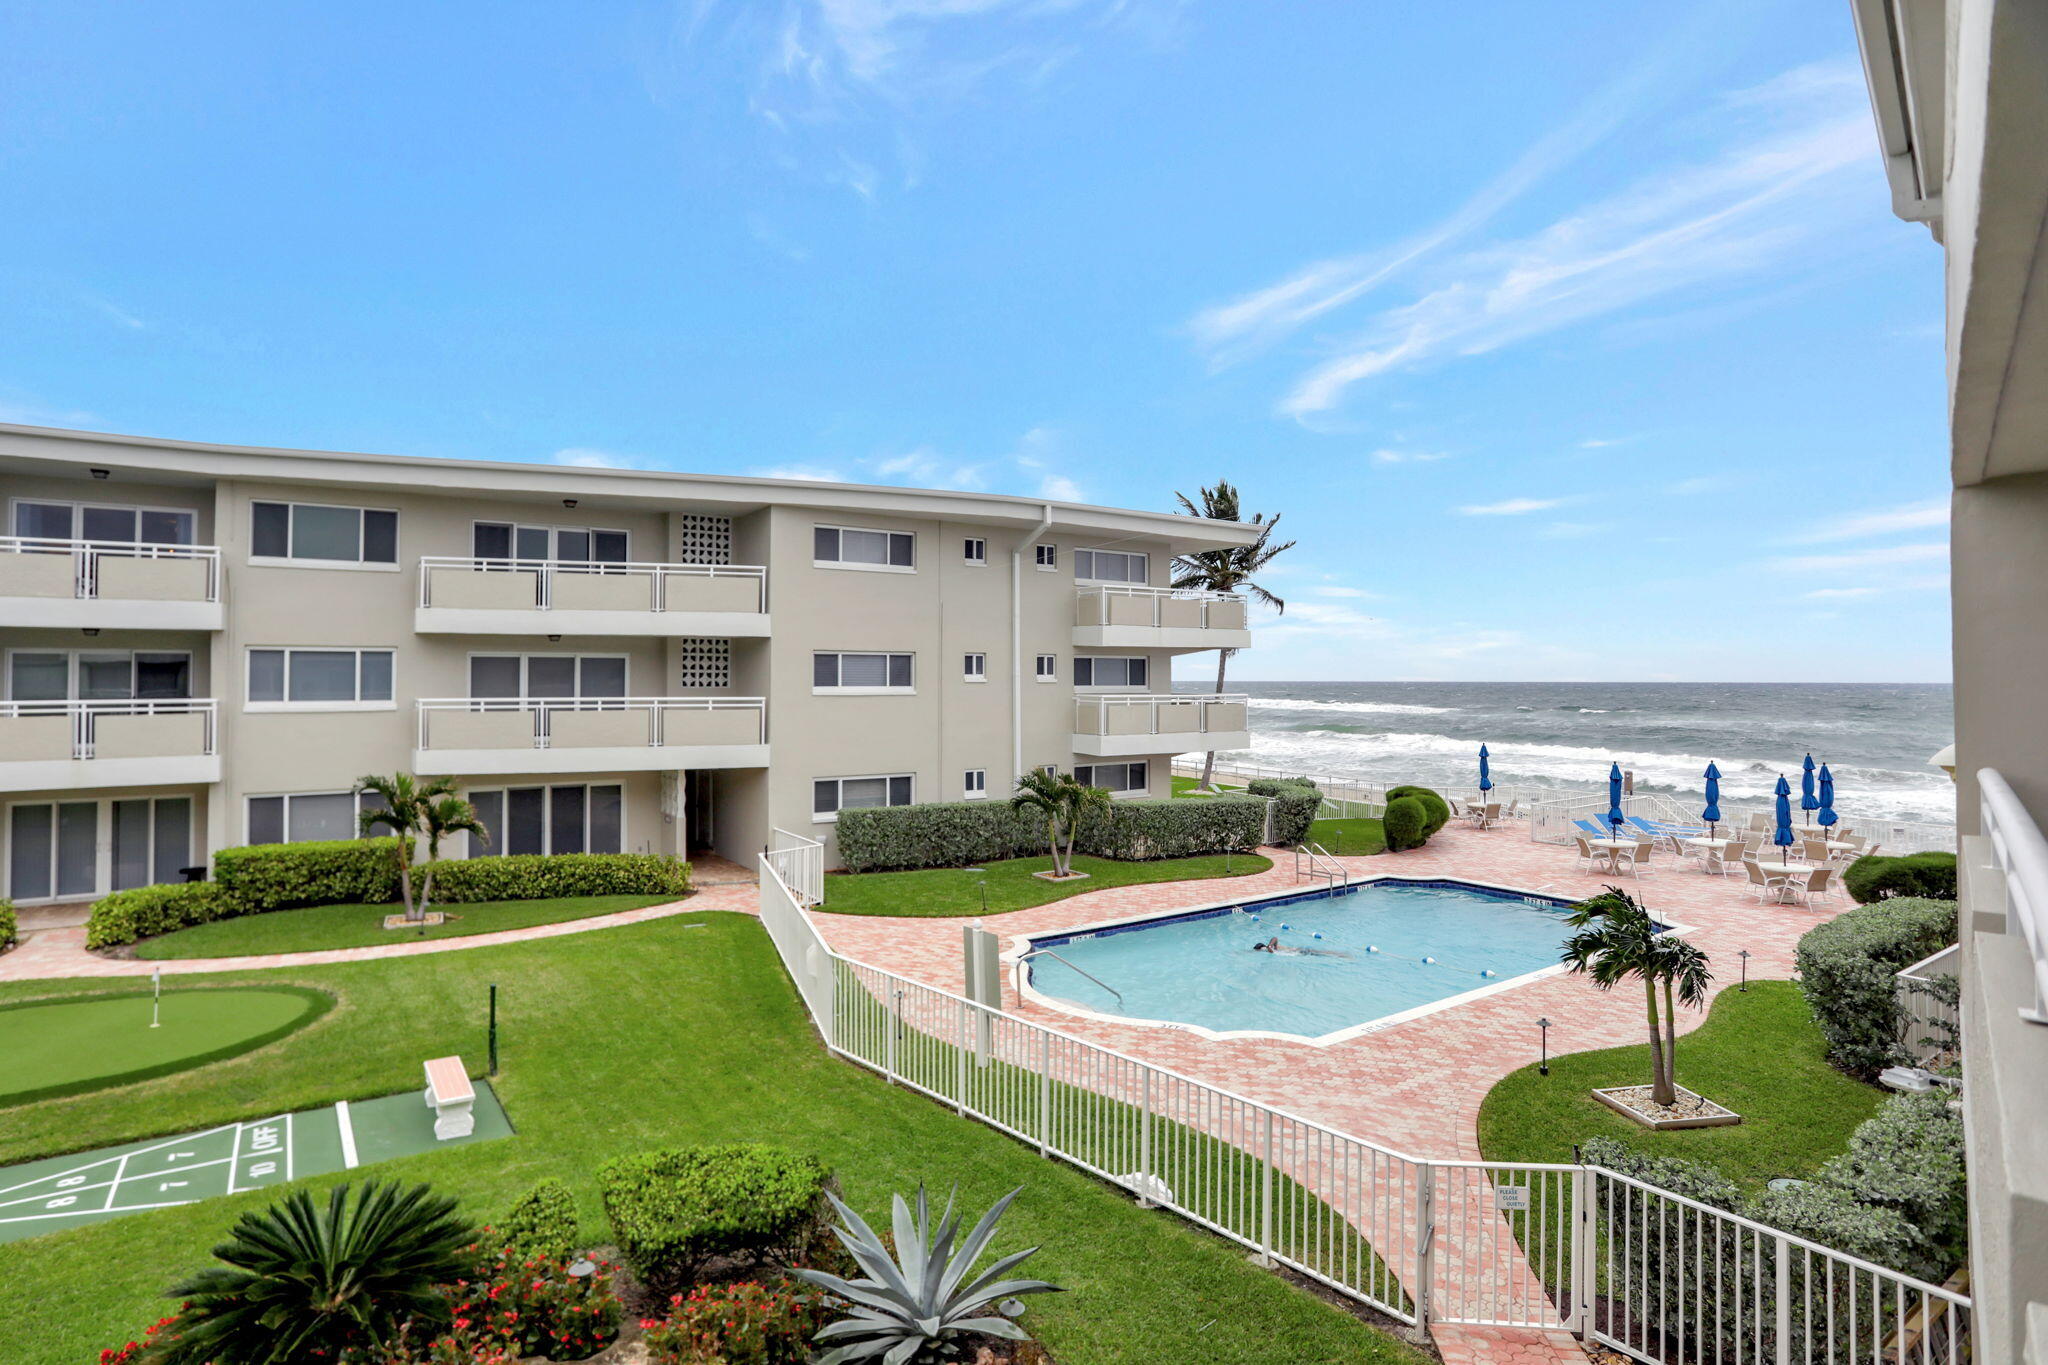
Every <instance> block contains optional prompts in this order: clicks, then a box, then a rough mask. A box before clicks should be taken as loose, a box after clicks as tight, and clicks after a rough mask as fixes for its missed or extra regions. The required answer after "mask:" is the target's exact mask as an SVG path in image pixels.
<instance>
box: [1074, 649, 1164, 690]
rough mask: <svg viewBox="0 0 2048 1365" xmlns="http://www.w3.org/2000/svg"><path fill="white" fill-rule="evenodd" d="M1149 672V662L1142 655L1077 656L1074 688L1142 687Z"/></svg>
mask: <svg viewBox="0 0 2048 1365" xmlns="http://www.w3.org/2000/svg"><path fill="white" fill-rule="evenodd" d="M1150 671H1151V665H1150V661H1149V660H1147V659H1146V658H1145V657H1144V656H1142V655H1134V656H1132V657H1129V658H1126V657H1123V656H1121V655H1093V656H1090V655H1077V656H1075V659H1074V686H1076V687H1143V686H1144V685H1145V680H1146V678H1147V676H1148V675H1149V673H1150Z"/></svg>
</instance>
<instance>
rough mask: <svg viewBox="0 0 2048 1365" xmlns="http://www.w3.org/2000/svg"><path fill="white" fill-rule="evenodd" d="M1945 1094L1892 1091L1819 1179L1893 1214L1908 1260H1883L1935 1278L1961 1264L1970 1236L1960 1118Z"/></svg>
mask: <svg viewBox="0 0 2048 1365" xmlns="http://www.w3.org/2000/svg"><path fill="white" fill-rule="evenodd" d="M1949 1099H1950V1092H1949V1091H1947V1090H1945V1089H1936V1090H1930V1091H1928V1092H1926V1093H1925V1094H1919V1095H1911V1094H1908V1095H1894V1096H1893V1097H1892V1098H1890V1099H1888V1100H1886V1101H1885V1102H1884V1104H1883V1105H1882V1106H1880V1107H1879V1109H1878V1111H1877V1112H1876V1113H1875V1114H1873V1115H1871V1116H1870V1117H1869V1118H1867V1119H1865V1120H1864V1121H1863V1122H1862V1123H1860V1124H1858V1125H1857V1126H1856V1131H1855V1132H1854V1133H1852V1134H1850V1136H1849V1150H1848V1151H1847V1152H1845V1153H1843V1154H1842V1155H1841V1156H1838V1157H1836V1158H1834V1159H1833V1160H1832V1161H1830V1162H1828V1164H1827V1165H1826V1166H1824V1167H1822V1168H1821V1179H1823V1180H1825V1181H1826V1182H1828V1183H1829V1184H1830V1185H1832V1186H1835V1187H1837V1188H1839V1189H1841V1190H1844V1191H1847V1192H1849V1193H1851V1194H1853V1195H1854V1197H1855V1198H1856V1200H1857V1201H1858V1202H1859V1203H1863V1204H1869V1205H1874V1206H1876V1207H1877V1208H1879V1209H1882V1210H1884V1211H1886V1212H1890V1213H1893V1214H1894V1216H1896V1217H1897V1218H1898V1220H1899V1222H1900V1223H1901V1224H1902V1225H1903V1226H1904V1227H1905V1228H1906V1229H1907V1230H1908V1232H1909V1234H1910V1255H1911V1257H1912V1258H1913V1259H1911V1260H1909V1261H1907V1262H1905V1263H1904V1264H1903V1265H1901V1263H1900V1262H1897V1261H1889V1260H1887V1261H1884V1262H1883V1263H1884V1264H1886V1265H1901V1268H1903V1269H1909V1270H1911V1271H1912V1273H1913V1274H1915V1275H1918V1276H1920V1277H1921V1278H1923V1279H1931V1280H1934V1281H1936V1282H1937V1283H1939V1282H1940V1281H1941V1280H1942V1279H1944V1278H1945V1277H1946V1276H1947V1275H1948V1273H1949V1272H1950V1271H1951V1270H1953V1269H1955V1268H1956V1267H1957V1266H1959V1265H1961V1264H1962V1263H1963V1260H1964V1258H1965V1256H1966V1254H1967V1247H1968V1244H1969V1234H1970V1209H1969V1189H1968V1184H1967V1181H1966V1180H1965V1175H1964V1165H1963V1160H1964V1157H1963V1116H1962V1115H1961V1114H1959V1113H1957V1112H1956V1111H1955V1110H1953V1109H1951V1108H1949ZM1844 1249H1845V1250H1848V1251H1851V1252H1854V1253H1855V1254H1856V1255H1859V1256H1863V1257H1865V1258H1866V1259H1870V1260H1882V1258H1880V1257H1875V1256H1871V1255H1870V1253H1868V1252H1864V1251H1856V1249H1855V1248H1854V1247H1845V1248H1844Z"/></svg>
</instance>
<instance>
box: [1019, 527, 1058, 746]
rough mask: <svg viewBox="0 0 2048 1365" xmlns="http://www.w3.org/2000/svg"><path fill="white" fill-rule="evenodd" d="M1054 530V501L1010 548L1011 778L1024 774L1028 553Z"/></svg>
mask: <svg viewBox="0 0 2048 1365" xmlns="http://www.w3.org/2000/svg"><path fill="white" fill-rule="evenodd" d="M1051 529H1052V504H1051V503H1047V504H1046V505H1045V511H1044V512H1043V513H1042V514H1040V516H1039V518H1038V525H1036V526H1034V527H1032V528H1031V532H1030V534H1028V535H1026V536H1025V537H1024V538H1023V539H1022V540H1020V541H1018V542H1017V548H1016V549H1014V550H1012V551H1010V779H1011V780H1012V781H1015V780H1016V779H1017V778H1019V777H1021V776H1023V773H1024V552H1025V551H1026V550H1028V549H1030V548H1031V547H1032V546H1034V545H1036V544H1037V543H1038V542H1039V539H1040V537H1042V536H1044V535H1045V533H1046V532H1047V531H1050V530H1051Z"/></svg>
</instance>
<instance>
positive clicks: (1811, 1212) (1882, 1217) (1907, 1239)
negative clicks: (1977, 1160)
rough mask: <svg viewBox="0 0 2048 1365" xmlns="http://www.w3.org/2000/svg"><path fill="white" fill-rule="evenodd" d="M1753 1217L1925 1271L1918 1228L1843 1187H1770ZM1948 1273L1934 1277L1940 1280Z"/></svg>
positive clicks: (1895, 1265) (1913, 1270)
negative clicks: (1918, 1251)
mask: <svg viewBox="0 0 2048 1365" xmlns="http://www.w3.org/2000/svg"><path fill="white" fill-rule="evenodd" d="M1749 1216H1750V1217H1752V1218H1754V1219H1756V1220H1757V1221H1758V1222H1759V1223H1768V1224H1770V1225H1771V1226H1772V1227H1774V1228H1781V1229H1783V1230H1784V1231H1786V1232H1789V1233H1792V1234H1793V1235H1795V1236H1798V1237H1804V1238H1806V1239H1807V1240H1808V1241H1810V1242H1819V1243H1820V1244H1821V1245H1822V1246H1824V1247H1832V1248H1834V1249H1835V1250H1836V1251H1846V1252H1847V1253H1849V1254H1850V1255H1851V1256H1860V1257H1862V1258H1863V1259H1864V1260H1866V1261H1875V1262H1876V1263H1877V1264H1879V1265H1882V1266H1890V1267H1891V1268H1892V1269H1894V1270H1904V1271H1906V1272H1907V1273H1909V1274H1913V1275H1924V1274H1925V1268H1924V1266H1923V1265H1922V1264H1921V1262H1920V1260H1919V1258H1918V1257H1917V1256H1916V1255H1915V1253H1914V1243H1915V1241H1916V1239H1915V1238H1914V1236H1913V1229H1912V1228H1910V1227H1908V1226H1906V1220H1905V1219H1903V1218H1901V1217H1900V1216H1899V1215H1898V1214H1897V1213H1896V1212H1894V1211H1893V1210H1891V1209H1887V1208H1880V1207H1877V1206H1875V1205H1871V1204H1865V1203H1861V1202H1859V1201H1858V1200H1857V1199H1856V1197H1855V1196H1854V1195H1852V1194H1850V1193H1849V1191H1847V1190H1845V1189H1843V1188H1841V1187H1840V1186H1839V1185H1830V1184H1821V1183H1808V1184H1805V1185H1794V1186H1792V1187H1791V1188H1790V1189H1783V1190H1765V1191H1764V1192H1763V1193H1762V1194H1760V1195H1758V1196H1757V1198H1756V1202H1755V1203H1754V1204H1752V1205H1751V1206H1750V1209H1749ZM1946 1274H1947V1272H1945V1271H1944V1272H1943V1273H1942V1274H1940V1275H1936V1276H1934V1277H1933V1278H1934V1280H1935V1282H1936V1283H1939V1282H1940V1281H1941V1280H1942V1279H1943V1278H1945V1276H1946ZM1867 1292H1868V1291H1867V1290H1866V1293H1867Z"/></svg>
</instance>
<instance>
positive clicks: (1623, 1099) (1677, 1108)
mask: <svg viewBox="0 0 2048 1365" xmlns="http://www.w3.org/2000/svg"><path fill="white" fill-rule="evenodd" d="M1675 1089H1676V1090H1677V1091H1678V1103H1676V1104H1671V1105H1663V1104H1652V1103H1651V1102H1650V1087H1649V1086H1647V1085H1618V1086H1615V1087H1614V1088H1612V1089H1610V1090H1595V1091H1594V1092H1593V1098H1594V1099H1596V1100H1598V1101H1600V1103H1602V1104H1604V1105H1606V1106H1607V1107H1608V1108H1609V1109H1612V1110H1614V1111H1615V1112H1616V1113H1619V1114H1624V1115H1626V1116H1628V1117H1629V1118H1632V1119H1634V1120H1635V1121H1636V1122H1637V1123H1640V1124H1642V1125H1643V1127H1645V1128H1650V1129H1654V1130H1657V1131H1660V1132H1661V1131H1664V1130H1666V1129H1672V1128H1725V1127H1727V1126H1728V1125H1729V1124H1732V1123H1740V1122H1742V1115H1740V1114H1738V1113H1736V1112H1735V1111H1734V1110H1733V1109H1725V1108H1723V1107H1722V1106H1720V1105H1718V1104H1716V1103H1714V1102H1713V1101H1712V1100H1710V1099H1707V1098H1706V1097H1705V1096H1702V1095H1696V1094H1694V1093H1693V1092H1692V1091H1690V1090H1687V1089H1686V1088H1685V1087H1684V1086H1682V1085H1681V1086H1677V1087H1675Z"/></svg>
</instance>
